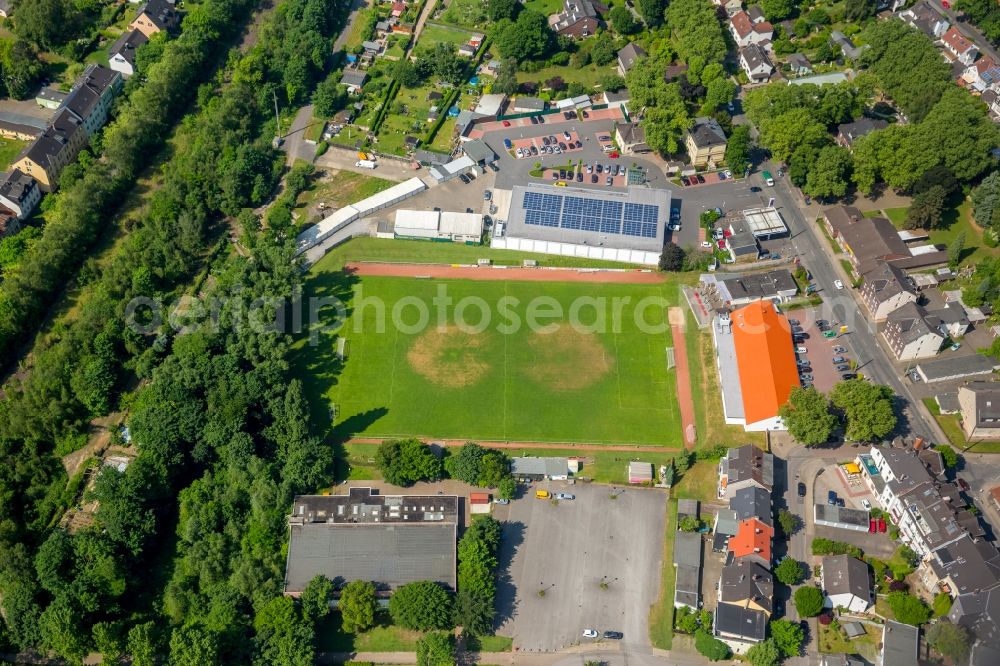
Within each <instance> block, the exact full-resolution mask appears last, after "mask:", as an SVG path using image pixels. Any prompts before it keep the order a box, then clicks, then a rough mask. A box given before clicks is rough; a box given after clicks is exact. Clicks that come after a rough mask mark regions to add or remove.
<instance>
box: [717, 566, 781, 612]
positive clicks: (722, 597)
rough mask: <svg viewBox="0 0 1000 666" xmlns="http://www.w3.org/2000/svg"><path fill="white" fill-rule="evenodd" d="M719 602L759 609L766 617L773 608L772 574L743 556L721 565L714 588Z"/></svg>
mask: <svg viewBox="0 0 1000 666" xmlns="http://www.w3.org/2000/svg"><path fill="white" fill-rule="evenodd" d="M716 590H717V592H718V594H719V603H724V604H732V605H734V606H738V607H740V608H745V609H749V610H755V611H761V612H762V613H764V614H765V615H767V616H768V617H770V616H771V612H772V611H773V608H774V576H773V575H772V574H771V572H770V571H769V570H768V569H767V567H764V566H761V565H760V564H759V563H758V562H754V561H752V560H749V559H746V558H743V559H738V560H734V561H733V562H731V563H730V564H727V565H726V566H724V567H722V575H721V576H720V577H719V585H718V587H717V588H716Z"/></svg>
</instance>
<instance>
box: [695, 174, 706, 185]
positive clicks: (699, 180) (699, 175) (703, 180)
mask: <svg viewBox="0 0 1000 666" xmlns="http://www.w3.org/2000/svg"><path fill="white" fill-rule="evenodd" d="M695 178H697V179H698V182H699V183H704V182H705V177H704V176H703V175H701V174H700V173H699V174H698V175H696V176H695Z"/></svg>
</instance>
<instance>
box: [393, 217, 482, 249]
mask: <svg viewBox="0 0 1000 666" xmlns="http://www.w3.org/2000/svg"><path fill="white" fill-rule="evenodd" d="M393 234H394V236H395V237H396V238H419V239H426V240H448V241H452V242H455V243H473V244H477V243H479V242H480V241H481V240H482V238H483V216H482V215H480V214H478V213H453V212H450V211H444V212H442V211H436V210H409V209H400V210H397V211H396V224H395V226H394V227H393Z"/></svg>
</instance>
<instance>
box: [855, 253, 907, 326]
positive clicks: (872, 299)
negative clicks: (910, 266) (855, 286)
mask: <svg viewBox="0 0 1000 666" xmlns="http://www.w3.org/2000/svg"><path fill="white" fill-rule="evenodd" d="M861 277H862V278H863V279H864V283H863V284H862V285H861V289H860V292H861V300H862V301H864V303H865V306H867V308H868V311H869V312H871V315H872V319H874V320H875V321H882V320H883V319H885V318H886V317H888V316H889V315H890V314H891V313H893V312H895V311H896V310H898V309H899V308H901V307H903V306H904V305H906V304H907V303H916V302H917V290H916V289H915V288H914V286H913V281H912V280H910V277H909V276H908V275H907V274H906V271H904V270H903V269H901V268H898V267H896V266H893V265H892V264H890V263H888V262H886V261H884V260H882V259H877V260H876V261H875V262H874V263H873V264H872V267H871V268H870V269H868V271H866V272H865V273H863V274H862V276H861Z"/></svg>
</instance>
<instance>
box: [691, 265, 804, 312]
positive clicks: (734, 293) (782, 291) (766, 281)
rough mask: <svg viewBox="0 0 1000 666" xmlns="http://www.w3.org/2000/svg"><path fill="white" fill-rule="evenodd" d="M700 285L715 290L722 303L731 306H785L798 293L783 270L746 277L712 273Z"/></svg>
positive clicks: (791, 278)
mask: <svg viewBox="0 0 1000 666" xmlns="http://www.w3.org/2000/svg"><path fill="white" fill-rule="evenodd" d="M701 282H702V284H703V285H704V286H705V287H707V288H711V289H714V290H715V293H716V294H718V298H719V300H721V301H722V302H723V303H724V304H725V305H727V306H730V307H732V306H742V305H747V304H749V303H753V302H754V301H760V300H768V301H773V302H776V303H785V302H787V301H789V300H791V299H792V298H794V297H795V295H796V294H797V293H799V285H798V284H797V283H796V282H795V278H794V277H792V274H791V273H790V272H789V271H788V270H786V269H784V268H779V269H775V270H773V271H767V272H765V273H749V274H747V275H727V276H719V275H718V274H711V273H710V274H707V275H705V276H703V278H702V281H701Z"/></svg>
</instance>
